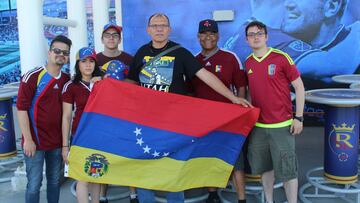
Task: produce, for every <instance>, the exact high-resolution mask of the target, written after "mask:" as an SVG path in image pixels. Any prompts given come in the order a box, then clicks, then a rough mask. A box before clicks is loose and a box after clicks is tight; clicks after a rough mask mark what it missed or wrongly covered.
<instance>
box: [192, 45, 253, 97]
mask: <svg viewBox="0 0 360 203" xmlns="http://www.w3.org/2000/svg"><path fill="white" fill-rule="evenodd" d="M196 59H197V60H198V61H199V62H200V63H201V64H202V66H203V67H204V68H205V69H206V70H208V71H210V72H211V73H213V74H214V75H216V76H217V77H218V78H219V79H220V80H221V81H222V82H223V83H224V85H225V86H227V87H228V88H230V89H233V88H236V89H235V91H237V90H238V89H239V88H240V87H243V86H246V84H247V81H246V77H245V73H244V71H243V70H242V69H241V63H240V60H239V59H238V58H237V56H236V55H235V54H234V53H232V52H229V51H225V50H221V49H219V50H218V51H217V52H216V53H215V54H214V55H212V56H210V57H205V56H203V55H202V54H201V53H200V54H198V55H197V56H196ZM192 88H193V90H194V93H195V96H196V97H199V98H203V99H209V100H213V101H220V102H228V103H231V101H230V100H228V99H227V98H226V97H224V96H222V95H220V94H219V93H217V92H216V91H215V90H213V89H212V88H211V87H209V86H208V85H207V84H205V83H204V82H203V81H201V80H200V79H199V78H197V77H194V79H193V80H192Z"/></svg>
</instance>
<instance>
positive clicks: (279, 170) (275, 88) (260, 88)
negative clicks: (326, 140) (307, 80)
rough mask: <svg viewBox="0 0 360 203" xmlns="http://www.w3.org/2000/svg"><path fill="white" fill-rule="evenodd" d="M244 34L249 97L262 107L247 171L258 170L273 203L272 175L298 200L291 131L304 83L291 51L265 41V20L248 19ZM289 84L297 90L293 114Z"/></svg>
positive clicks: (296, 125) (299, 121)
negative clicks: (275, 46) (291, 56)
mask: <svg viewBox="0 0 360 203" xmlns="http://www.w3.org/2000/svg"><path fill="white" fill-rule="evenodd" d="M245 35H246V40H247V42H248V44H249V45H250V47H251V49H252V50H253V53H252V54H251V55H250V56H248V58H247V59H246V61H245V71H246V75H247V78H248V87H249V92H250V96H251V102H252V104H253V105H254V106H255V107H258V108H260V110H261V111H260V117H259V120H258V122H257V123H256V124H255V127H254V129H253V130H252V133H251V135H250V138H249V148H248V158H249V162H250V166H251V170H252V172H253V173H254V174H262V177H261V179H262V184H263V188H264V191H265V198H266V202H273V185H274V181H275V178H276V179H278V180H280V181H282V182H283V183H284V188H285V193H286V197H287V200H288V202H289V203H296V202H297V189H298V180H297V158H296V154H295V135H298V134H300V133H301V131H302V129H303V110H304V95H305V93H304V85H303V82H302V80H301V78H300V73H299V71H298V70H297V68H296V65H295V63H294V61H293V60H292V59H291V58H290V56H289V55H288V54H286V53H284V52H282V51H280V50H277V49H274V48H271V47H268V46H267V44H266V43H267V40H268V35H267V29H266V26H265V25H264V24H263V23H261V22H259V21H253V22H251V23H249V24H248V26H247V27H246V29H245ZM290 85H292V86H293V87H294V89H295V94H296V113H295V116H294V117H293V114H292V103H291V98H290Z"/></svg>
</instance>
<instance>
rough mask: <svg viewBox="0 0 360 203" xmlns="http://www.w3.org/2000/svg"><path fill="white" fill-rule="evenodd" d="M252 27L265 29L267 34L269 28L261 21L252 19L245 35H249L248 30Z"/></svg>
mask: <svg viewBox="0 0 360 203" xmlns="http://www.w3.org/2000/svg"><path fill="white" fill-rule="evenodd" d="M250 27H257V28H259V29H264V31H265V34H266V35H267V28H266V25H265V24H264V23H262V22H260V21H256V20H255V21H252V22H250V23H249V24H248V25H247V26H246V28H245V36H247V31H248V30H249V28H250Z"/></svg>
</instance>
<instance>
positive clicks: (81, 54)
mask: <svg viewBox="0 0 360 203" xmlns="http://www.w3.org/2000/svg"><path fill="white" fill-rule="evenodd" d="M89 57H90V58H92V59H94V60H96V52H95V50H94V49H92V48H90V47H83V48H81V49H80V50H79V51H78V52H77V54H76V60H77V61H78V60H79V61H81V60H84V59H86V58H89Z"/></svg>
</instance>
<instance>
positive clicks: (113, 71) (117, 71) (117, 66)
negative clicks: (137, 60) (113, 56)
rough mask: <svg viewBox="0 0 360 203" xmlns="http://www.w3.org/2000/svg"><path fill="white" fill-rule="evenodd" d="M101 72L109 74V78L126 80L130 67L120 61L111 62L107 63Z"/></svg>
mask: <svg viewBox="0 0 360 203" xmlns="http://www.w3.org/2000/svg"><path fill="white" fill-rule="evenodd" d="M101 70H102V71H104V72H105V74H109V78H114V79H117V80H124V79H125V77H126V75H127V74H128V72H129V67H128V66H127V65H125V64H124V63H122V62H121V61H119V60H111V61H109V62H107V63H105V64H104V65H103V66H102V67H101Z"/></svg>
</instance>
